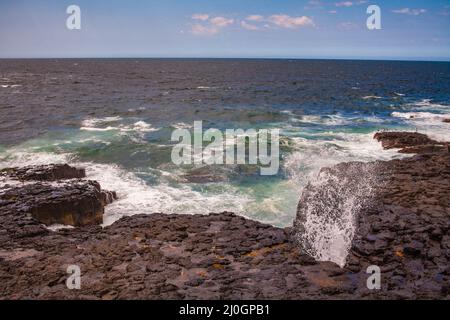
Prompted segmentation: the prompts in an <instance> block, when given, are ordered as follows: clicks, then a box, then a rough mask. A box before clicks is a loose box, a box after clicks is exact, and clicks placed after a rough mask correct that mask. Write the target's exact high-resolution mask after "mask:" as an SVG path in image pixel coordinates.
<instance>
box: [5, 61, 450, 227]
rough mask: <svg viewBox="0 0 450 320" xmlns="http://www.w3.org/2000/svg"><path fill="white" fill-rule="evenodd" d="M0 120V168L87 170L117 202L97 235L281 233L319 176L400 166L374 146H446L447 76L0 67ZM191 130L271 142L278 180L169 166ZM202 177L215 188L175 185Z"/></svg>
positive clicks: (378, 66)
mask: <svg viewBox="0 0 450 320" xmlns="http://www.w3.org/2000/svg"><path fill="white" fill-rule="evenodd" d="M0 111H1V112H0V168H4V167H11V166H25V165H31V164H48V163H69V164H72V165H75V166H82V167H85V168H86V170H87V176H88V178H89V179H92V180H97V181H99V182H100V184H101V185H102V187H103V188H104V189H109V190H115V191H117V193H118V196H119V200H118V201H116V202H115V203H113V204H111V205H109V206H107V208H106V212H105V218H104V224H105V225H109V224H111V223H113V222H114V221H116V220H118V219H119V218H120V217H122V216H127V215H134V214H150V213H155V212H162V213H166V214H174V213H179V214H208V213H210V212H223V211H231V212H234V213H237V214H240V215H242V216H245V217H247V218H251V219H255V220H258V221H261V222H264V223H269V224H272V225H275V226H281V227H284V226H290V225H292V221H293V219H294V218H295V214H296V208H297V205H298V200H299V198H300V194H301V191H302V189H303V188H304V186H305V185H306V184H307V183H308V181H311V180H313V179H314V177H315V176H316V175H317V173H318V172H319V170H320V169H321V168H322V167H326V166H331V165H334V164H337V163H340V162H346V161H373V160H378V159H381V160H387V159H393V158H398V157H402V155H400V154H398V153H397V152H396V151H395V150H391V151H383V150H382V148H381V146H380V144H379V143H377V142H376V141H374V140H373V134H374V133H375V132H377V131H379V130H413V131H418V132H422V133H426V134H429V135H430V136H431V137H432V138H435V139H438V140H446V141H450V124H449V123H444V122H443V121H442V120H443V119H444V118H446V117H448V118H450V63H447V62H395V61H337V60H336V61H333V60H250V59H222V60H221V59H73V60H70V59H59V60H57V59H47V60H44V59H43V60H0ZM200 120H202V121H203V126H204V128H205V130H206V129H208V128H217V129H220V130H225V129H237V128H242V129H249V128H255V129H274V128H279V129H280V132H281V142H282V143H281V167H280V170H279V172H278V174H277V175H275V176H261V175H260V174H258V173H259V171H258V170H254V168H252V167H251V166H245V165H242V166H211V167H203V168H193V167H179V166H176V165H174V164H173V163H172V161H171V151H172V148H173V146H174V143H173V142H171V141H170V140H171V133H172V132H173V131H174V130H175V129H177V128H186V129H189V130H192V127H193V124H194V121H200ZM403 156H404V155H403ZM205 175H214V179H212V181H201V180H199V179H196V180H195V179H193V180H192V179H191V180H190V179H189V178H187V177H196V176H197V177H199V176H205ZM1 183H3V184H5V183H6V182H5V181H3V182H1V181H0V184H1ZM0 187H1V185H0Z"/></svg>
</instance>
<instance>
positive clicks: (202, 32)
mask: <svg viewBox="0 0 450 320" xmlns="http://www.w3.org/2000/svg"><path fill="white" fill-rule="evenodd" d="M219 31H220V30H219V28H217V27H214V26H204V25H201V24H199V23H196V24H194V25H192V28H191V33H192V34H195V35H196V36H212V35H215V34H217V33H218V32H219Z"/></svg>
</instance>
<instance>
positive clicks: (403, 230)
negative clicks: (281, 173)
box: [0, 152, 450, 300]
mask: <svg viewBox="0 0 450 320" xmlns="http://www.w3.org/2000/svg"><path fill="white" fill-rule="evenodd" d="M367 165H371V164H357V165H352V164H341V165H338V167H337V168H338V170H339V174H340V175H342V177H343V176H346V174H347V173H348V174H350V173H351V174H352V175H355V173H356V172H359V173H360V175H361V176H362V177H364V174H367V172H369V171H367V170H365V169H366V168H365V166H367ZM372 165H373V164H372ZM376 165H377V170H378V172H379V178H377V179H379V180H377V181H380V182H382V183H380V184H377V185H375V186H374V190H373V195H372V196H371V201H370V202H368V203H369V204H370V205H367V206H363V207H361V210H360V212H359V214H358V215H357V216H356V217H355V218H356V222H357V228H356V229H355V234H354V239H353V241H351V243H350V247H351V248H350V253H349V255H348V257H347V259H346V260H345V267H343V268H340V267H339V266H338V265H336V264H335V263H332V262H317V261H315V260H314V259H313V258H311V257H310V256H309V255H307V254H306V251H305V250H304V249H300V247H299V246H298V244H297V243H296V240H297V237H296V234H297V232H298V231H296V230H297V229H296V228H294V229H292V228H286V229H280V228H276V227H272V226H268V225H264V224H261V223H259V222H255V221H251V220H247V219H245V218H243V217H238V216H236V215H234V214H232V213H221V214H211V215H208V216H198V215H196V216H190V215H166V214H149V215H139V216H132V217H126V218H123V219H121V220H119V221H118V222H116V223H114V224H113V225H111V226H109V227H106V228H103V229H102V228H101V227H100V226H97V225H90V226H85V227H80V228H75V229H67V230H59V231H57V232H52V231H49V230H48V229H47V228H46V227H45V226H44V225H42V224H41V223H40V222H39V221H38V220H37V219H36V218H35V217H33V216H32V215H31V214H30V213H29V212H27V210H13V209H12V208H13V207H11V205H13V204H11V203H9V204H8V203H6V202H8V201H14V200H7V199H3V198H2V200H1V201H2V202H1V205H0V223H1V228H0V243H1V245H0V293H1V294H0V297H1V298H3V299H26V298H29V299H55V298H58V299H104V300H109V299H330V298H333V299H334V298H340V299H366V298H376V299H385V298H394V299H413V298H440V299H442V298H444V299H448V297H449V283H450V281H449V277H450V274H449V273H450V272H449V271H450V270H449V267H448V266H449V263H448V262H449V261H448V259H449V252H450V247H449V246H450V241H449V240H450V236H449V216H450V203H449V201H450V154H448V153H445V152H435V153H428V154H424V155H417V156H413V157H412V158H408V159H403V160H393V161H388V162H378V163H376ZM350 168H351V170H350ZM326 170H329V171H330V173H333V171H334V170H336V168H331V169H325V171H326ZM347 181H348V182H347V183H349V184H351V183H352V179H350V178H348V179H347ZM325 182H326V181H325ZM86 183H87V182H86ZM325 185H326V183H325ZM314 187H315V186H314V185H313V184H311V185H310V186H309V187H308V188H309V189H308V188H307V190H305V192H306V193H308V192H312V191H313V190H312V188H314ZM5 201H6V202H5ZM30 201H31V200H30ZM338 203H339V201H338ZM329 205H334V204H333V203H331V202H330V203H329ZM5 208H6V209H5ZM300 208H304V206H301V205H300V206H299V219H300V218H301V217H300V216H301V214H302V212H301V210H302V209H300ZM338 213H339V211H337V212H336V216H338ZM299 223H301V221H300V220H299V221H297V222H296V224H299ZM69 265H78V266H79V267H80V269H81V276H82V277H81V290H69V289H68V288H67V287H66V283H65V281H66V279H67V278H68V276H69V275H68V274H67V273H66V270H67V267H68V266H69ZM370 265H377V266H379V267H380V268H381V272H382V282H381V290H369V289H368V288H367V285H366V282H367V278H368V276H369V275H368V274H367V273H366V270H367V267H368V266H370Z"/></svg>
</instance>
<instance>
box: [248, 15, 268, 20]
mask: <svg viewBox="0 0 450 320" xmlns="http://www.w3.org/2000/svg"><path fill="white" fill-rule="evenodd" d="M245 20H247V21H263V20H264V17H263V16H260V15H259V14H253V15H250V16H248V17H247V18H245Z"/></svg>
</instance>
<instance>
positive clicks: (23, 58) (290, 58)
mask: <svg viewBox="0 0 450 320" xmlns="http://www.w3.org/2000/svg"><path fill="white" fill-rule="evenodd" d="M53 59H58V60H75V59H80V60H81V59H83V60H87V59H105V60H106V59H110V60H114V59H124V60H125V59H139V60H144V59H155V60H157V59H161V60H164V59H167V60H175V59H179V60H330V61H336V60H337V61H397V62H450V58H368V57H353V58H352V57H239V56H236V57H221V56H210V57H189V56H153V57H145V56H117V57H111V56H86V57H82V56H74V57H63V56H48V57H0V60H53Z"/></svg>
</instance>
